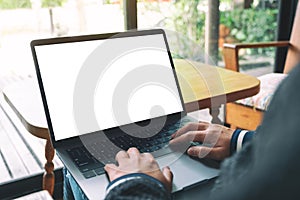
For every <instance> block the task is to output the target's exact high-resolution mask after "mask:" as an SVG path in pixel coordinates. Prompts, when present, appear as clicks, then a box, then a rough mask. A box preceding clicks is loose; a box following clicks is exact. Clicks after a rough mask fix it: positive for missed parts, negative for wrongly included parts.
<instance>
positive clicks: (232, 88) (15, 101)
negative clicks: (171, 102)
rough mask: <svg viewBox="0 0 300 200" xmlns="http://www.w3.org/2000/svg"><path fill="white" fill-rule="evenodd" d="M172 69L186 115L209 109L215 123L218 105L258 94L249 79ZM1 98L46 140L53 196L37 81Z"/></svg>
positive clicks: (208, 69)
mask: <svg viewBox="0 0 300 200" xmlns="http://www.w3.org/2000/svg"><path fill="white" fill-rule="evenodd" d="M175 67H176V72H177V74H178V79H179V84H180V87H181V90H182V94H183V99H184V102H185V107H186V110H187V112H192V111H196V110H199V109H204V108H210V110H211V114H212V116H213V118H214V119H215V120H214V121H216V122H218V121H219V120H216V119H217V114H218V109H219V106H220V105H221V104H226V103H227V102H233V101H236V100H239V99H242V98H246V97H250V96H253V95H255V94H257V93H258V92H259V86H260V82H259V80H258V79H257V78H255V77H252V76H248V75H245V74H241V73H238V72H234V71H230V70H226V69H223V68H220V67H213V66H209V65H206V64H202V63H196V62H191V61H186V60H175ZM3 94H4V97H5V99H6V101H7V102H8V104H9V105H10V106H11V107H12V109H13V110H14V112H15V113H16V114H17V115H18V117H19V118H20V120H21V122H22V123H23V125H24V126H25V127H26V128H27V130H28V131H29V132H30V133H32V134H33V135H35V136H37V137H39V138H44V139H46V140H47V142H46V147H45V156H46V160H47V161H46V164H45V170H46V172H45V175H44V179H43V188H44V189H46V190H48V191H49V193H50V194H53V189H54V174H53V168H54V165H53V162H52V159H53V157H54V149H53V147H52V145H51V142H50V137H49V133H48V129H47V123H46V118H45V113H44V109H43V106H42V100H41V96H40V93H39V90H38V84H37V81H36V80H27V81H24V82H18V83H16V84H14V85H11V86H8V87H7V88H5V89H4V91H3Z"/></svg>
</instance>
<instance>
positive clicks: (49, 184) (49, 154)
mask: <svg viewBox="0 0 300 200" xmlns="http://www.w3.org/2000/svg"><path fill="white" fill-rule="evenodd" d="M54 154H55V152H54V148H53V146H52V144H51V142H50V139H47V142H46V146H45V157H46V160H47V161H46V164H45V167H44V168H45V174H44V177H43V189H44V190H47V191H48V192H49V194H50V195H53V191H54V179H55V177H54V172H53V169H54V164H53V162H52V161H53V158H54Z"/></svg>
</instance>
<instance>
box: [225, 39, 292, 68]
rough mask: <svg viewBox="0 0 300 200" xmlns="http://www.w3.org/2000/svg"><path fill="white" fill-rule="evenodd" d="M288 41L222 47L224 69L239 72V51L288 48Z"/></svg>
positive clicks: (226, 44)
mask: <svg viewBox="0 0 300 200" xmlns="http://www.w3.org/2000/svg"><path fill="white" fill-rule="evenodd" d="M289 45H290V43H289V41H277V42H261V43H237V44H228V43H225V44H224V45H223V57H224V61H225V68H227V69H230V70H233V71H237V72H238V71H239V68H240V66H239V58H238V55H239V50H240V49H246V48H266V47H285V46H289Z"/></svg>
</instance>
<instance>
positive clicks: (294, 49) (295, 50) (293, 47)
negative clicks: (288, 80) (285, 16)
mask: <svg viewBox="0 0 300 200" xmlns="http://www.w3.org/2000/svg"><path fill="white" fill-rule="evenodd" d="M298 63H300V3H298V5H297V10H296V14H295V18H294V23H293V29H292V33H291V38H290V47H289V50H288V53H287V56H286V61H285V65H284V71H283V72H284V73H288V72H289V71H290V70H291V69H292V68H293V67H294V66H296V65H297V64H298Z"/></svg>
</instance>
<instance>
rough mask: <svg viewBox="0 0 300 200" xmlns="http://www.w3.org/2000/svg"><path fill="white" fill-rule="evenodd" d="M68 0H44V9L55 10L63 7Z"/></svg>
mask: <svg viewBox="0 0 300 200" xmlns="http://www.w3.org/2000/svg"><path fill="white" fill-rule="evenodd" d="M66 1H67V0H42V7H46V8H53V7H57V6H62V5H63V3H65V2H66Z"/></svg>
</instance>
